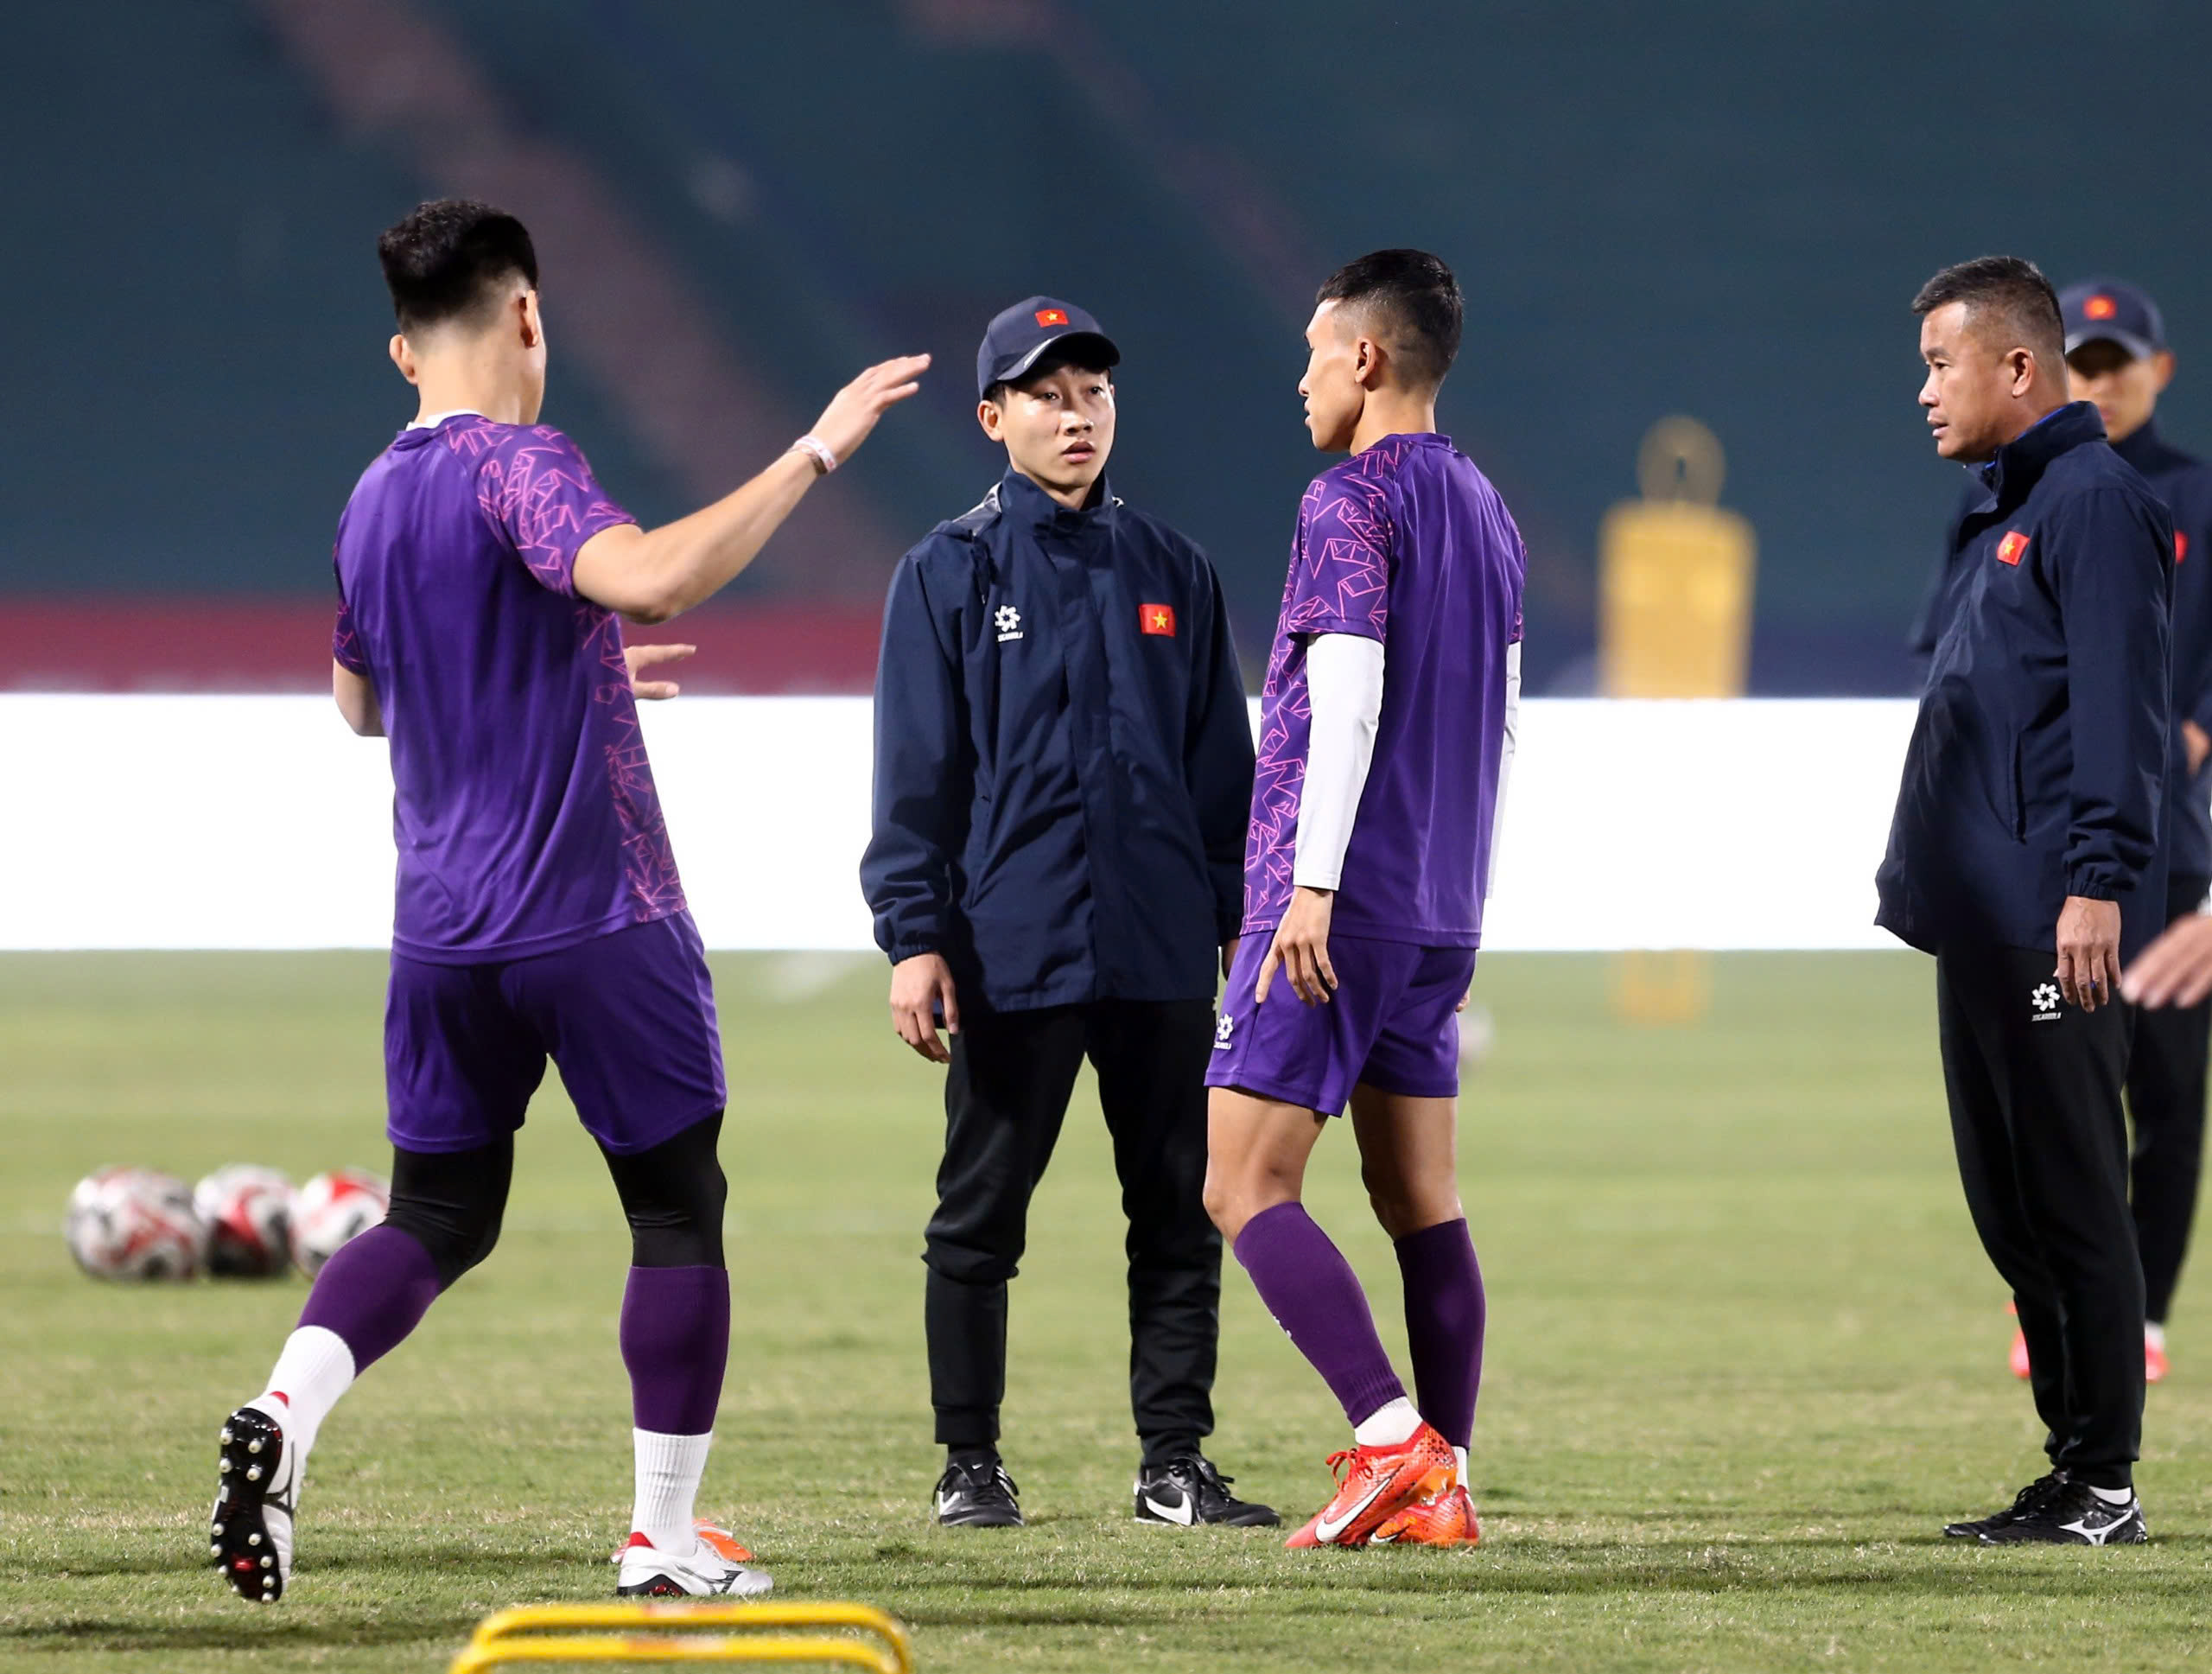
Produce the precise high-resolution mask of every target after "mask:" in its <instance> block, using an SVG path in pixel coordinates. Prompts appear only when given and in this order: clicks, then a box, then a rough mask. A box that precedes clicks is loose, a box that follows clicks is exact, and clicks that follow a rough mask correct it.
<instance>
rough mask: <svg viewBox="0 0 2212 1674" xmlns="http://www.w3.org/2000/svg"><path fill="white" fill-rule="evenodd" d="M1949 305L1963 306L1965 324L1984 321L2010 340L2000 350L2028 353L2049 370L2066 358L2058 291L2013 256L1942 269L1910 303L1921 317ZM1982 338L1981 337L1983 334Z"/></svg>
mask: <svg viewBox="0 0 2212 1674" xmlns="http://www.w3.org/2000/svg"><path fill="white" fill-rule="evenodd" d="M1951 302H1964V303H1965V304H1966V305H1967V319H1968V320H1969V321H1979V320H1980V319H1984V318H1986V319H1988V320H1989V321H1991V322H1992V323H1993V324H1994V325H1996V326H1997V327H1998V328H1999V330H2000V331H2001V332H2002V333H2003V334H2004V335H2005V336H2006V337H2007V338H2009V339H2011V341H2010V342H2008V343H2007V344H2006V345H2005V347H2008V348H2009V347H2015V346H2017V347H2021V348H2026V349H2033V350H2034V351H2035V354H2036V359H2037V360H2039V361H2041V362H2043V364H2044V365H2045V366H2049V367H2050V368H2051V369H2052V370H2053V371H2054V372H2055V371H2056V370H2057V368H2058V367H2059V366H2061V365H2063V363H2064V361H2065V359H2066V327H2065V325H2064V323H2063V321H2061V319H2060V317H2059V313H2058V293H2057V292H2056V291H2055V290H2052V289H2051V288H2050V280H2048V279H2046V278H2044V277H2043V270H2042V269H2041V268H2039V267H2037V265H2036V264H2034V263H2033V262H2031V261H2028V260H2026V259H2025V258H2022V257H2019V256H1977V257H1975V258H1974V260H1972V261H1970V262H1959V263H1957V264H1954V265H1952V266H1950V267H1947V268H1945V269H1944V270H1943V271H1942V272H1941V273H1938V274H1937V275H1936V277H1934V278H1932V279H1930V280H1929V282H1928V283H1926V284H1924V285H1923V286H1921V288H1920V294H1919V295H1918V296H1915V297H1914V298H1913V299H1912V311H1913V312H1914V313H1915V314H1916V315H1920V316H1922V317H1923V319H1924V318H1926V317H1927V316H1928V315H1930V314H1933V313H1934V312H1935V311H1936V309H1939V308H1942V307H1944V306H1945V305H1946V304H1948V303H1951ZM1985 335H1986V334H1985Z"/></svg>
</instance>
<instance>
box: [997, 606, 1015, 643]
mask: <svg viewBox="0 0 2212 1674" xmlns="http://www.w3.org/2000/svg"><path fill="white" fill-rule="evenodd" d="M991 620H992V621H994V622H995V623H997V624H998V630H999V643H1000V644H1001V645H1004V644H1005V643H1006V642H1007V640H1019V639H1020V637H1021V613H1020V611H1019V610H1016V609H1015V608H1014V607H1013V606H1012V605H1010V604H1002V605H1001V606H1000V607H999V608H998V609H997V611H996V612H995V613H994V614H993V615H992V617H991Z"/></svg>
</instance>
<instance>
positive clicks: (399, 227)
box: [377, 198, 537, 332]
mask: <svg viewBox="0 0 2212 1674" xmlns="http://www.w3.org/2000/svg"><path fill="white" fill-rule="evenodd" d="M377 260H378V261H379V262H380V263H382V264H383V265H384V282H385V286H386V287H387V288H388V289H389V290H391V311H392V313H393V314H394V315H397V317H398V320H399V328H400V330H401V331H403V332H418V331H424V330H427V329H429V328H431V327H433V326H441V325H444V324H446V323H448V321H472V320H473V319H474V317H476V316H480V315H487V314H488V313H489V312H490V311H491V309H492V308H493V305H494V304H495V303H496V302H498V301H499V295H500V292H501V291H502V290H505V288H507V287H508V286H509V285H511V284H512V283H513V282H514V281H515V280H516V279H520V280H521V281H522V282H523V283H524V284H526V285H528V286H529V287H530V288H531V290H537V250H536V249H535V248H534V247H533V246H532V245H531V242H530V233H529V232H528V230H527V229H526V228H524V226H523V224H522V223H521V222H520V221H518V220H516V219H515V218H514V217H513V216H512V215H510V214H508V213H506V212H505V210H502V209H494V208H493V207H492V206H491V205H490V204H488V203H474V202H471V201H470V200H467V199H466V198H440V199H438V200H435V202H432V203H425V204H418V205H416V207H415V209H414V211H413V212H412V213H410V214H409V215H408V216H407V218H406V219H405V220H402V221H400V222H398V223H397V224H396V225H395V226H389V227H386V228H385V231H384V233H383V235H382V236H381V237H380V238H378V239H377Z"/></svg>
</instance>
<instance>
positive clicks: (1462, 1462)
mask: <svg viewBox="0 0 2212 1674" xmlns="http://www.w3.org/2000/svg"><path fill="white" fill-rule="evenodd" d="M1452 1452H1453V1453H1455V1454H1459V1486H1461V1487H1463V1488H1464V1487H1465V1486H1467V1450H1466V1449H1465V1448H1452Z"/></svg>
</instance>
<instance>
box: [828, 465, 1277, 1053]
mask: <svg viewBox="0 0 2212 1674" xmlns="http://www.w3.org/2000/svg"><path fill="white" fill-rule="evenodd" d="M1251 805H1252V733H1251V722H1250V720H1249V714H1248V711H1247V709H1246V705H1245V697H1244V682H1243V677H1242V675H1241V674H1240V673H1239V672H1238V669H1237V665H1236V647H1235V646H1234V645H1233V644H1232V642H1231V640H1230V631H1229V620H1228V616H1227V614H1226V613H1225V611H1224V608H1223V604H1222V597H1221V585H1220V582H1218V581H1217V579H1216V577H1215V576H1214V572H1213V566H1212V565H1211V563H1208V562H1207V560H1206V557H1205V554H1204V553H1203V552H1201V551H1199V550H1198V548H1197V547H1196V546H1194V545H1192V544H1191V543H1190V542H1189V541H1187V540H1185V539H1184V538H1182V537H1181V536H1180V535H1179V534H1177V533H1176V532H1175V531H1173V530H1172V529H1170V528H1168V527H1167V525H1165V524H1163V523H1161V522H1160V521H1159V520H1158V519H1155V518H1152V517H1148V516H1147V515H1146V514H1145V513H1144V512H1140V511H1138V510H1136V509H1135V507H1134V506H1128V505H1125V504H1123V503H1122V501H1120V500H1116V499H1115V498H1114V497H1113V495H1112V494H1111V493H1110V492H1109V491H1108V489H1107V487H1106V485H1105V483H1104V482H1103V481H1101V483H1100V484H1099V486H1098V492H1097V493H1096V496H1095V497H1094V500H1093V503H1092V505H1091V506H1090V507H1087V508H1086V509H1084V510H1082V511H1076V512H1071V511H1069V510H1067V509H1066V508H1065V507H1064V506H1060V505H1059V504H1058V502H1056V501H1055V500H1052V498H1051V497H1050V496H1049V495H1047V494H1046V493H1045V492H1044V490H1043V489H1041V488H1039V487H1038V486H1037V485H1036V484H1035V483H1033V482H1032V481H1030V480H1029V479H1028V478H1027V477H1025V476H1023V475H1021V474H1020V473H1018V472H1014V471H1008V472H1007V474H1006V476H1005V478H1004V479H1003V480H1002V481H1001V482H1000V483H999V485H998V487H995V488H994V489H992V490H991V493H990V494H989V496H988V498H987V499H985V500H984V501H983V503H982V505H981V506H977V507H976V509H975V510H974V511H972V512H969V513H967V514H966V515H965V516H964V517H960V518H956V519H953V520H952V521H951V522H950V523H943V524H939V525H938V526H937V528H936V529H935V530H933V531H931V533H930V535H929V537H928V538H926V539H925V540H924V541H923V542H922V543H921V544H920V545H918V546H917V547H915V548H914V550H913V551H911V552H909V553H907V555H906V557H905V558H903V559H902V560H900V562H899V568H898V570H897V572H896V573H895V574H894V575H893V576H892V580H891V595H890V599H889V601H888V602H887V605H886V607H885V609H884V617H883V649H882V654H881V657H880V659H879V661H878V663H877V665H876V678H875V791H874V837H873V838H872V839H871V841H870V842H869V843H868V853H867V856H865V857H864V858H863V860H862V861H861V888H862V889H863V890H864V891H865V892H866V894H867V896H868V905H869V907H871V908H872V909H873V910H874V913H875V939H876V944H877V945H879V946H880V947H881V948H882V949H883V951H884V952H886V953H887V954H888V955H889V956H890V958H892V960H893V962H894V963H895V962H897V961H898V960H900V959H905V958H912V956H913V955H915V954H918V953H929V952H935V953H941V954H943V955H944V958H945V960H946V963H947V964H950V966H951V967H952V972H953V978H954V981H955V983H957V985H958V987H959V989H960V996H961V1001H962V1003H963V1005H964V1004H969V1003H972V1001H971V997H970V996H975V997H976V998H979V999H980V1000H981V1001H982V1002H983V1003H984V1004H985V1005H987V1006H988V1007H990V1008H992V1009H997V1010H1002V1011H1017V1010H1027V1009H1035V1008H1037V1007H1040V1006H1051V1005H1066V1004H1074V1003H1078V1002H1085V1001H1090V1000H1095V999H1121V1000H1185V999H1191V1000H1195V999H1211V998H1212V997H1213V994H1214V990H1215V979H1216V976H1217V971H1218V964H1217V961H1218V959H1219V948H1220V945H1221V944H1222V943H1224V942H1225V941H1227V940H1228V939H1230V938H1231V937H1232V936H1234V935H1235V934H1236V928H1237V924H1238V921H1239V920H1240V918H1241V916H1242V914H1243V889H1244V879H1243V862H1244V831H1245V824H1246V821H1247V819H1248V818H1249V815H1250V813H1251Z"/></svg>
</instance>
